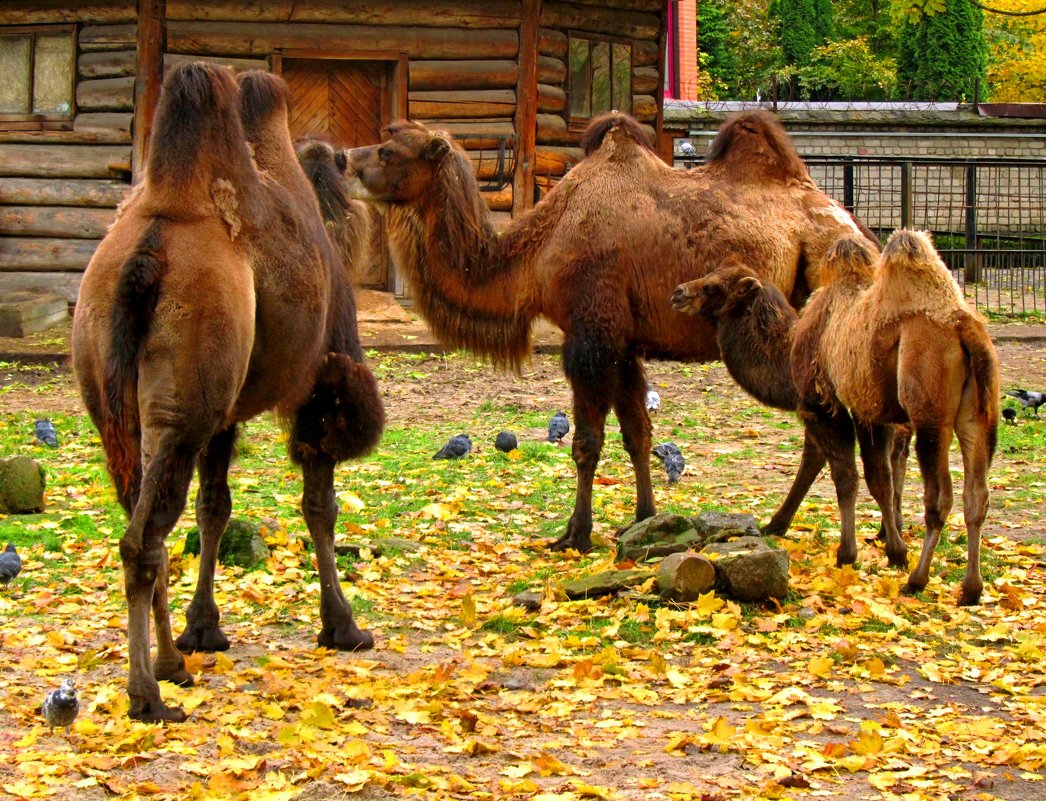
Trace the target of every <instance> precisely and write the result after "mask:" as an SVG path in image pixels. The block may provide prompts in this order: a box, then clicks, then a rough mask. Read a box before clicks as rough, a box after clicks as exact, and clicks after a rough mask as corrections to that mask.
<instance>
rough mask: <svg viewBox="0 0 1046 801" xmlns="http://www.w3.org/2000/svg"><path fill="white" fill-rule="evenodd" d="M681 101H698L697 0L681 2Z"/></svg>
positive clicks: (683, 0)
mask: <svg viewBox="0 0 1046 801" xmlns="http://www.w3.org/2000/svg"><path fill="white" fill-rule="evenodd" d="M676 8H677V9H678V11H677V13H678V14H679V99H680V100H697V99H698V98H697V0H679V4H678V5H677V6H676Z"/></svg>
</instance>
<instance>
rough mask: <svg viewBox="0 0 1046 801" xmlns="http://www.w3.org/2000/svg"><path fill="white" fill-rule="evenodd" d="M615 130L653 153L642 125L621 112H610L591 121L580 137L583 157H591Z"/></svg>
mask: <svg viewBox="0 0 1046 801" xmlns="http://www.w3.org/2000/svg"><path fill="white" fill-rule="evenodd" d="M615 128H618V129H620V130H621V131H623V132H624V133H626V134H627V135H628V136H629V137H630V138H632V139H634V140H635V142H636V144H638V145H639V146H640V147H642V148H644V149H645V150H650V151H653V149H654V148H653V146H652V145H651V143H650V137H649V136H648V135H647V132H646V131H645V130H644V129H643V126H642V125H640V124H639V123H638V122H636V120H635V119H634V118H632V117H630V116H628V115H627V114H625V113H623V112H620V111H610V112H607V113H606V114H603V115H602V116H600V117H596V119H594V120H592V122H590V123H589V125H588V127H587V128H586V129H585V132H584V133H583V134H582V135H581V147H582V149H583V150H584V151H585V155H586V156H591V155H592V154H593V153H594V152H595V151H597V150H599V147H600V145H602V144H603V140H604V139H605V138H606V135H607V134H608V133H610V132H611V131H613V130H614V129H615Z"/></svg>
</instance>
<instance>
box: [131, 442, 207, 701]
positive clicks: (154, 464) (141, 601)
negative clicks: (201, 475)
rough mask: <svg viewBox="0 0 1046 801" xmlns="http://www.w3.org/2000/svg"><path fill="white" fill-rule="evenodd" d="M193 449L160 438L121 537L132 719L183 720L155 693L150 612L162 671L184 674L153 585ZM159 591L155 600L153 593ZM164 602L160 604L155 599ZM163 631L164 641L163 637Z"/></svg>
mask: <svg viewBox="0 0 1046 801" xmlns="http://www.w3.org/2000/svg"><path fill="white" fill-rule="evenodd" d="M192 463H193V454H192V451H191V450H190V449H189V448H187V447H185V446H184V445H182V446H180V447H179V446H175V445H171V444H170V443H167V442H162V443H161V445H160V447H159V448H158V449H157V451H156V456H155V457H154V458H153V459H152V461H151V462H150V464H149V467H148V469H147V470H146V472H145V476H144V478H143V480H142V488H141V494H140V496H139V498H138V503H137V504H136V505H135V509H134V513H133V514H132V515H131V520H130V523H129V524H128V526H127V531H126V532H125V533H124V536H123V538H122V539H121V540H120V558H121V561H122V562H123V571H124V593H125V595H126V596H127V640H128V660H129V663H130V665H129V676H128V682H127V694H128V696H130V708H129V710H128V715H129V716H130V717H132V718H135V719H137V720H145V721H160V720H172V721H182V720H185V717H186V716H185V713H184V712H183V711H182V710H181V709H177V708H175V707H169V706H167V705H166V704H164V703H163V700H162V699H161V697H160V685H159V684H158V683H157V680H156V675H155V674H154V673H153V668H152V665H151V664H150V662H149V612H150V608H152V610H153V612H154V614H155V616H156V619H157V633H158V635H159V637H160V638H161V643H160V648H159V652H158V658H159V659H160V661H161V662H162V666H163V669H164V671H165V673H166V674H167V676H174V677H177V678H182V676H181V674H180V673H179V671H181V673H184V676H186V677H187V676H188V673H185V671H184V663H182V664H178V665H176V664H175V662H174V660H175V659H181V656H180V655H177V654H176V652H175V650H174V645H173V642H171V636H170V618H169V614H170V612H169V611H168V609H167V606H166V599H167V588H166V585H164V587H163V588H162V589H161V590H157V582H158V581H160V580H161V579H162V580H164V581H166V580H167V567H166V562H167V549H166V547H165V545H164V539H165V538H166V537H167V534H168V533H170V531H171V529H172V528H174V524H175V523H176V522H177V520H178V517H179V515H181V513H182V510H183V509H184V508H185V495H186V492H187V491H188V488H189V481H190V478H191V477H192ZM155 596H159V600H157V601H156V602H155V604H154V597H155ZM161 601H162V602H163V606H162V609H161V608H160V602H161ZM165 636H166V642H164V641H163V640H164V637H165Z"/></svg>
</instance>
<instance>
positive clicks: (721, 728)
mask: <svg viewBox="0 0 1046 801" xmlns="http://www.w3.org/2000/svg"><path fill="white" fill-rule="evenodd" d="M736 733H737V729H736V728H735V727H734V726H731V725H730V722H729V721H728V720H727V719H726V718H725V717H723V716H722V715H720V716H719V717H718V718H716V719H715V722H714V723H713V724H712V730H711V731H709V732H706V733H705V734H702V735H701V742H702V743H704V744H705V745H718V746H719V747H720V748H722V749H723V750H725V749H726V747H727V746H728V745H730V740H731V739H732V738H733V736H734V735H735V734H736Z"/></svg>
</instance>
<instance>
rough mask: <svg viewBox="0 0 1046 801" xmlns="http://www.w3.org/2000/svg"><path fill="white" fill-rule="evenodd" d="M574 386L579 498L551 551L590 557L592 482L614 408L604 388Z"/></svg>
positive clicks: (575, 501)
mask: <svg viewBox="0 0 1046 801" xmlns="http://www.w3.org/2000/svg"><path fill="white" fill-rule="evenodd" d="M572 385H573V389H574V442H573V445H572V447H571V456H572V457H573V458H574V464H575V465H576V466H577V496H576V497H575V499H574V512H573V514H571V516H570V522H568V523H567V530H566V533H565V534H563V536H562V537H560V538H559V539H558V540H556V541H555V542H553V543H552V544H551V545H550V546H549V549H550V550H552V551H565V550H567V549H568V548H573V549H574V550H575V551H577V552H578V553H586V552H588V551H590V550H592V482H593V481H594V480H595V477H596V466H597V465H598V464H599V454H600V453H602V451H603V438H604V428H605V426H606V419H607V412H608V411H609V410H610V408H609V405H608V403H607V398H606V394H605V389H604V388H593V387H588V386H582V385H581V384H580V383H573V382H572Z"/></svg>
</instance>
